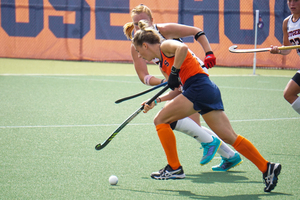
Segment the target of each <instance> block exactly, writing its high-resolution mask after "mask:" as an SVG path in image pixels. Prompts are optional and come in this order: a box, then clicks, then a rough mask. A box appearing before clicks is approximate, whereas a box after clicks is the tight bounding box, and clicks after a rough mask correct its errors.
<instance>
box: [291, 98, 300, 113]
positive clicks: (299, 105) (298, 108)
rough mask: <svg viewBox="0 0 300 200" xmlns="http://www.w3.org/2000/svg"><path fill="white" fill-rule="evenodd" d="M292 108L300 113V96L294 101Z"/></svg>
mask: <svg viewBox="0 0 300 200" xmlns="http://www.w3.org/2000/svg"><path fill="white" fill-rule="evenodd" d="M292 108H293V109H294V110H295V111H296V112H297V113H299V114H300V97H298V98H297V99H296V100H295V101H294V102H293V103H292Z"/></svg>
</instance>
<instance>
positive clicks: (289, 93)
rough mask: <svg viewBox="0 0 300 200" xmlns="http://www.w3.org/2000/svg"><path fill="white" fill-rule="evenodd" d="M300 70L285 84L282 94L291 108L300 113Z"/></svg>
mask: <svg viewBox="0 0 300 200" xmlns="http://www.w3.org/2000/svg"><path fill="white" fill-rule="evenodd" d="M299 93H300V71H298V72H297V73H296V74H295V75H294V76H293V78H292V79H291V80H290V81H289V82H288V84H287V85H286V87H285V89H284V92H283V96H284V98H285V99H286V100H287V101H288V102H289V103H290V104H291V106H292V108H293V109H294V110H295V111H296V112H297V113H299V114H300V97H299V96H298V94H299Z"/></svg>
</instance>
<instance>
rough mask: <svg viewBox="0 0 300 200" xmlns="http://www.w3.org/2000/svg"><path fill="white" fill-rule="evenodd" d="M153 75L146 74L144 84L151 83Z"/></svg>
mask: <svg viewBox="0 0 300 200" xmlns="http://www.w3.org/2000/svg"><path fill="white" fill-rule="evenodd" d="M152 77H153V76H152V75H149V74H148V75H146V76H145V77H144V84H145V85H150V79H151V78H152Z"/></svg>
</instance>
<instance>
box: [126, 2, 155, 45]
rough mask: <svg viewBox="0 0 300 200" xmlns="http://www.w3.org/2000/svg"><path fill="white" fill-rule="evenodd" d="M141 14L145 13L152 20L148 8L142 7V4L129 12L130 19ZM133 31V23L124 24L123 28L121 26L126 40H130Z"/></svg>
mask: <svg viewBox="0 0 300 200" xmlns="http://www.w3.org/2000/svg"><path fill="white" fill-rule="evenodd" d="M141 13H146V14H147V15H148V16H149V18H150V20H152V19H153V18H152V12H151V10H150V8H148V7H147V6H145V5H143V4H140V5H138V6H136V7H135V8H133V9H132V10H131V18H132V17H133V16H134V15H138V14H141ZM133 29H134V25H133V22H128V23H126V24H125V25H124V26H123V32H124V35H125V36H126V37H127V38H128V39H132V32H133Z"/></svg>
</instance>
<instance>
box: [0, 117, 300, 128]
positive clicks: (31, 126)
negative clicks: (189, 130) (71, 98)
mask: <svg viewBox="0 0 300 200" xmlns="http://www.w3.org/2000/svg"><path fill="white" fill-rule="evenodd" d="M299 119H300V117H291V118H270V119H241V120H231V121H230V122H231V123H235V122H262V121H283V120H299ZM202 124H205V122H202ZM118 125H120V124H82V125H30V126H26V125H24V126H0V128H1V129H14V128H75V127H105V126H106V127H108V126H118ZM149 125H153V123H131V124H128V125H127V126H149Z"/></svg>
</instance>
